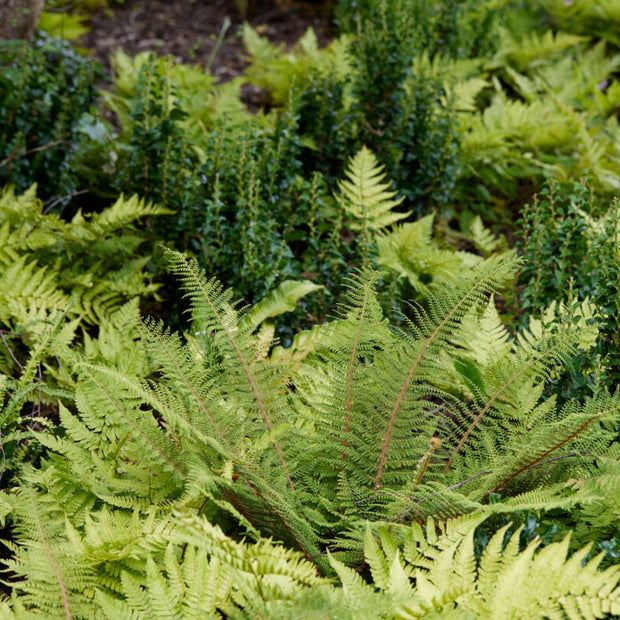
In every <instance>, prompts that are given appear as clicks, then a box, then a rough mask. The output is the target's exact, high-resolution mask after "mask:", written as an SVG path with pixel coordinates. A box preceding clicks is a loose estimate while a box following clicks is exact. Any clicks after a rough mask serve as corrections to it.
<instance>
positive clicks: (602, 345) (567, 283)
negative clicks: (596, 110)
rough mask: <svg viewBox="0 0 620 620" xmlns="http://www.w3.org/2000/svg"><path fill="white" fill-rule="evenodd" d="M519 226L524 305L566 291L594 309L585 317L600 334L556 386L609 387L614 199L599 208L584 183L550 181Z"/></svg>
mask: <svg viewBox="0 0 620 620" xmlns="http://www.w3.org/2000/svg"><path fill="white" fill-rule="evenodd" d="M523 227H524V231H523V237H524V239H523V251H524V255H525V258H526V261H527V262H526V263H525V266H524V269H523V271H522V274H521V276H520V281H521V283H522V284H523V285H524V288H523V291H522V294H521V295H522V302H521V307H522V308H523V310H524V311H525V312H528V313H529V312H536V311H537V310H539V309H540V308H541V307H543V306H545V305H548V304H550V303H551V302H552V301H553V300H556V299H561V298H562V297H563V296H564V295H566V293H567V292H568V291H570V292H571V294H572V295H573V296H574V298H575V299H577V300H583V301H585V300H587V301H589V302H590V303H592V304H593V305H594V307H595V308H596V314H595V316H593V317H592V319H590V322H592V323H594V324H595V325H596V326H597V327H598V329H599V330H600V332H601V336H602V337H601V338H600V339H599V340H598V341H597V343H596V348H595V349H594V351H593V352H592V353H594V355H593V354H592V353H586V352H585V351H584V352H582V354H581V355H580V356H579V357H578V358H577V360H575V363H574V365H572V366H570V367H569V373H568V376H567V377H565V379H564V381H562V382H561V383H560V385H559V386H558V389H559V390H561V393H562V394H563V395H564V396H566V397H570V396H572V395H574V394H575V393H581V394H585V393H589V392H594V393H596V392H597V391H598V390H600V389H605V388H606V389H609V390H612V389H614V388H615V386H616V385H617V383H618V381H619V380H620V374H618V368H620V342H619V341H618V334H619V333H620V331H619V328H620V325H619V323H618V321H619V320H620V319H619V317H620V307H619V306H618V303H619V301H618V300H619V299H620V296H619V295H620V288H619V285H620V263H619V261H620V245H619V233H620V231H619V230H618V205H617V202H614V203H613V204H612V205H611V206H610V207H609V208H607V209H606V210H601V209H600V208H597V206H596V205H595V204H594V201H593V196H592V194H591V190H590V189H589V188H588V187H587V186H586V185H583V184H578V183H576V184H574V185H573V186H559V187H556V186H554V185H551V186H549V187H548V188H546V189H545V190H543V192H541V194H540V196H539V197H538V198H537V199H536V200H535V201H534V202H533V204H532V205H530V206H528V207H527V208H526V209H525V210H524V213H523Z"/></svg>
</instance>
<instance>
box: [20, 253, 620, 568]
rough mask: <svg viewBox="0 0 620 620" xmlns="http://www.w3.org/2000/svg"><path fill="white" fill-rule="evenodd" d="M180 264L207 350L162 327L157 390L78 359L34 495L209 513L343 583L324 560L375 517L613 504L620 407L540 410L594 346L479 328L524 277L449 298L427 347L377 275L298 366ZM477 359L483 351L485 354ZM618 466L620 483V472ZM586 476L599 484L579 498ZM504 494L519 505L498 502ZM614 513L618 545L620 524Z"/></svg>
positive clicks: (439, 294)
mask: <svg viewBox="0 0 620 620" xmlns="http://www.w3.org/2000/svg"><path fill="white" fill-rule="evenodd" d="M170 257H171V260H172V262H173V269H174V271H175V272H176V273H177V274H178V275H179V276H180V277H181V280H182V282H183V287H184V289H185V290H186V291H187V294H188V296H189V298H190V300H191V303H192V313H193V317H194V320H195V325H196V328H197V330H198V333H197V334H196V337H192V338H190V339H189V340H188V341H187V343H184V342H183V341H182V340H181V339H180V338H179V336H177V335H175V334H172V333H170V332H169V331H168V330H166V329H164V328H163V326H162V325H160V324H158V323H156V322H154V321H151V322H149V323H148V325H147V329H146V330H145V346H146V347H147V349H148V351H149V354H150V356H151V359H152V360H153V363H154V366H155V368H156V370H157V377H158V378H157V379H155V380H152V381H145V380H144V379H142V378H141V377H140V376H136V375H135V374H132V373H131V372H128V371H126V370H123V371H119V370H116V369H114V368H111V367H110V366H103V365H100V364H99V365H98V364H92V363H88V362H86V361H80V360H75V361H74V362H73V368H74V371H75V372H76V374H77V391H76V398H75V402H76V405H77V412H76V413H72V412H70V411H69V410H66V409H62V410H61V422H62V429H63V431H62V433H59V434H57V435H56V436H52V435H49V434H47V433H37V438H38V440H39V441H40V442H42V443H43V445H44V446H46V447H47V448H48V449H49V450H50V456H49V458H48V460H47V461H46V462H45V464H44V465H43V466H42V469H41V472H40V473H36V475H31V479H32V480H33V482H36V484H37V485H38V486H39V487H41V488H42V490H43V489H47V492H49V493H51V494H52V495H53V496H54V497H55V498H58V501H62V502H66V503H67V506H68V508H67V510H69V509H70V510H73V511H77V512H76V513H75V518H81V517H80V516H79V515H80V514H81V511H83V510H84V509H85V508H86V507H88V506H93V505H95V503H96V502H100V501H104V502H106V503H108V504H111V505H113V506H116V507H119V508H126V509H134V510H140V511H146V510H147V509H149V507H153V508H157V509H158V510H167V509H168V507H170V506H177V507H179V509H183V510H190V511H192V510H198V511H199V512H201V513H202V514H204V515H205V516H209V518H210V519H211V520H213V521H214V522H215V523H218V524H220V525H221V526H222V527H226V528H231V526H232V530H231V531H233V532H234V531H237V528H239V527H240V528H241V529H242V531H245V532H247V533H248V534H249V535H250V536H252V537H258V536H259V535H262V536H267V537H274V538H276V539H278V540H281V541H283V542H285V543H286V545H287V546H289V547H292V548H296V549H298V550H301V551H302V552H303V553H304V554H305V555H306V557H312V558H314V560H315V561H316V562H317V564H318V565H319V567H321V568H322V569H323V570H328V564H327V563H326V558H325V557H323V556H321V554H320V551H321V548H322V546H323V545H325V544H328V543H330V542H332V541H333V539H334V538H335V537H336V538H338V539H339V540H338V541H336V543H335V544H336V547H335V549H339V548H340V549H341V553H340V554H339V557H341V559H343V560H344V561H346V562H351V563H356V562H358V561H360V557H359V547H357V546H356V545H355V544H353V545H351V544H350V543H349V542H347V539H348V538H350V537H353V538H355V536H356V532H357V533H359V532H360V531H361V530H360V528H362V529H363V524H364V522H365V519H372V520H377V519H390V520H394V521H395V522H397V523H398V522H402V521H405V522H406V521H410V520H419V519H425V518H426V516H427V515H437V516H439V517H441V518H444V517H448V516H453V515H457V514H465V513H468V512H471V511H472V510H475V509H478V510H481V509H484V510H486V511H488V512H492V513H497V512H499V513H502V512H512V511H522V510H527V509H535V508H536V509H540V508H543V507H547V509H550V508H551V507H556V508H560V507H562V508H564V509H572V510H574V511H575V514H578V513H579V508H578V506H579V505H581V504H583V503H587V502H589V501H593V500H597V501H603V503H604V504H605V500H604V498H603V497H601V496H600V495H599V494H598V493H597V492H596V488H595V487H590V486H588V485H590V482H589V481H591V480H593V479H594V478H596V476H597V475H598V473H597V472H598V470H597V462H598V461H599V459H602V460H603V461H604V460H605V459H606V458H607V454H608V451H609V446H610V445H611V442H612V440H613V437H614V433H615V431H613V430H612V428H613V425H614V424H615V423H617V419H618V411H619V409H620V404H619V403H618V401H617V399H614V398H612V397H610V396H606V395H603V394H601V395H599V397H598V398H597V399H594V400H590V401H587V402H585V403H584V404H579V403H577V402H570V403H567V404H566V405H564V406H563V407H556V405H555V401H554V399H553V398H552V399H549V400H544V399H543V400H541V395H542V393H543V388H544V384H545V379H546V377H548V376H550V375H552V374H553V373H554V372H555V371H556V370H557V369H558V368H559V367H560V366H561V364H562V363H563V360H565V359H566V358H567V357H568V356H569V355H570V353H571V351H572V349H573V343H576V342H579V338H580V337H582V334H581V333H580V328H579V325H573V324H572V323H570V322H567V321H560V322H556V323H555V324H554V325H547V326H543V325H542V324H541V325H540V327H539V328H538V330H533V331H531V332H528V333H527V334H524V335H523V336H521V337H520V338H518V339H515V340H513V341H511V342H509V343H508V342H507V341H506V337H505V336H504V335H503V334H501V333H498V330H497V328H495V327H492V328H490V329H489V327H488V323H489V319H487V318H484V317H483V319H482V320H481V321H480V322H477V321H474V320H472V318H471V313H475V312H478V311H479V312H482V311H483V309H484V308H485V307H486V308H488V304H489V297H488V296H489V294H491V293H493V291H494V290H496V287H497V286H498V285H499V284H500V283H502V282H503V281H504V280H505V279H506V277H507V275H508V274H509V273H510V271H511V270H512V269H513V268H514V264H513V263H512V262H510V261H506V260H496V261H494V262H493V261H486V262H482V263H480V264H479V265H478V266H477V267H476V269H475V270H473V271H472V272H471V274H470V276H469V277H462V278H461V281H460V282H458V283H454V284H453V285H452V286H451V287H450V288H438V289H436V292H435V295H433V296H431V297H429V299H428V301H427V305H426V308H425V309H423V308H421V307H419V308H418V309H417V311H416V320H415V323H411V324H410V325H409V330H410V332H409V333H404V332H393V331H392V330H390V329H389V327H388V325H387V323H386V321H385V319H384V318H383V316H382V312H381V309H380V306H379V304H378V302H377V299H376V295H375V293H374V291H373V282H374V280H376V276H373V275H372V274H370V273H367V272H366V273H364V274H361V275H360V277H359V280H358V281H357V282H356V283H354V284H353V285H352V289H351V293H350V297H349V299H348V300H347V301H346V302H345V303H344V304H343V306H342V308H341V312H340V318H339V319H338V320H337V321H335V322H334V323H333V325H328V326H327V336H326V338H324V339H323V341H322V342H320V343H319V344H318V345H317V346H316V352H315V353H313V354H311V355H308V356H306V358H305V359H302V360H301V361H298V362H297V364H295V365H293V364H290V363H287V361H286V360H285V359H283V358H280V359H279V360H271V359H270V358H269V357H268V356H267V355H266V351H267V350H268V346H269V340H268V339H269V334H268V333H267V334H266V333H265V332H264V331H258V332H256V321H255V320H253V318H252V315H251V314H250V315H247V316H248V318H247V319H246V318H244V317H243V315H241V316H240V315H239V314H238V312H237V311H236V310H235V304H234V302H233V298H232V293H231V292H230V291H223V290H222V287H221V285H219V283H217V282H216V281H215V280H207V279H205V277H204V276H203V275H202V274H201V273H200V272H199V270H198V267H197V264H196V262H195V261H189V262H188V261H187V260H186V259H184V258H183V257H182V256H181V255H179V254H176V253H171V254H170ZM259 314H261V313H260V312H259ZM492 321H493V319H492V317H491V319H490V322H491V323H492ZM464 342H470V343H473V342H477V343H478V344H477V346H476V347H473V346H472V347H471V353H468V352H467V351H466V350H464V344H463V343H464ZM497 342H500V343H502V346H503V353H502V354H501V355H500V354H499V353H498V354H495V353H494V351H495V348H496V347H495V345H494V344H493V343H497ZM71 360H72V356H69V357H68V358H67V357H66V355H63V364H65V365H68V366H71V365H72V361H71ZM395 361H396V362H395ZM455 373H456V374H455ZM455 377H460V379H456V380H455ZM459 381H460V385H461V388H460V389H459V390H454V389H453V390H452V391H448V389H446V387H445V385H446V384H450V385H453V386H454V385H456V386H458V385H459ZM610 467H611V470H610V471H612V472H616V474H615V475H617V463H616V465H615V466H614V465H612V464H610ZM576 477H579V478H580V479H582V480H583V481H584V484H585V485H586V486H584V488H583V489H581V490H578V491H573V492H567V490H566V488H565V484H566V482H567V481H568V480H569V479H574V478H576ZM491 491H492V492H493V493H494V494H496V495H499V497H500V498H501V501H500V502H499V503H497V502H496V503H495V504H492V505H487V500H488V497H489V492H491ZM69 506H72V508H69ZM610 515H613V512H612V513H606V514H605V516H604V517H601V519H602V520H601V521H600V522H599V523H598V525H599V526H600V527H602V528H603V529H605V528H606V529H607V530H608V529H609V527H610V524H611V523H616V521H615V517H612V521H609V517H610ZM234 523H236V524H237V525H236V526H233V524H234ZM347 549H350V550H349V551H347ZM317 554H318V555H317Z"/></svg>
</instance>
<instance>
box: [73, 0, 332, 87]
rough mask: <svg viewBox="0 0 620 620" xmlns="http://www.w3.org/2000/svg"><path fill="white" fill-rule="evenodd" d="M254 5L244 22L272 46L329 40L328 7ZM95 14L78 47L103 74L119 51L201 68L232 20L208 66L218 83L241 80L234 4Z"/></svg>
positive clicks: (220, 1)
mask: <svg viewBox="0 0 620 620" xmlns="http://www.w3.org/2000/svg"><path fill="white" fill-rule="evenodd" d="M251 4H253V7H252V10H251V12H250V14H249V15H248V16H247V21H248V22H249V23H250V24H251V25H252V26H253V27H254V28H256V29H258V31H259V32H260V33H261V34H262V35H264V36H267V37H268V38H269V39H270V40H271V41H272V42H274V43H282V44H284V45H285V46H286V47H287V48H288V47H290V46H292V45H293V44H294V43H295V42H296V41H297V40H298V39H299V38H300V37H301V36H302V35H303V34H304V33H305V32H306V30H307V29H308V28H310V27H312V28H313V29H314V31H315V32H316V34H317V37H318V39H319V43H320V44H321V46H324V45H326V44H327V43H328V42H329V39H330V37H331V34H332V33H331V28H330V18H329V14H328V3H326V2H316V1H315V2H292V3H290V4H288V6H284V3H283V2H282V0H279V2H278V3H276V2H265V1H260V0H257V1H256V2H254V3H251ZM111 6H113V8H112V9H109V8H108V9H106V10H102V11H99V12H97V13H94V14H93V15H92V18H91V20H90V28H91V30H90V32H88V33H87V34H86V35H84V36H83V37H82V39H81V40H80V44H81V45H83V46H84V47H87V48H89V49H91V50H92V51H93V53H94V54H95V56H96V57H97V58H98V59H99V60H100V61H101V62H102V63H103V65H104V66H106V67H107V68H109V67H110V62H109V54H110V53H111V52H112V51H114V50H115V49H117V48H121V49H123V51H125V52H126V53H127V54H129V55H131V56H133V55H135V54H138V53H139V52H144V51H147V50H151V51H154V52H156V53H158V54H171V55H172V56H173V57H174V58H175V59H176V60H177V61H179V62H187V63H197V64H199V65H201V66H203V67H204V66H205V65H206V64H207V62H208V61H209V58H210V56H211V55H212V53H213V50H214V48H215V46H216V42H217V39H218V36H219V35H220V32H222V28H223V27H224V24H225V23H226V22H227V21H228V20H230V27H229V28H228V29H227V30H226V31H225V32H226V34H225V38H224V41H223V44H222V46H221V47H220V48H219V50H218V51H217V53H216V55H215V56H214V58H213V62H212V64H211V73H212V74H213V75H214V76H215V77H217V78H218V79H219V80H220V81H228V80H230V79H232V78H233V77H235V76H236V75H239V74H240V73H241V72H242V71H243V68H244V66H245V61H244V49H243V44H242V42H241V38H240V26H241V24H242V23H243V21H244V20H243V18H242V16H241V15H240V13H239V11H238V10H237V6H236V3H235V0H193V1H192V0H136V1H133V2H131V1H128V2H126V3H125V4H124V5H112V4H111Z"/></svg>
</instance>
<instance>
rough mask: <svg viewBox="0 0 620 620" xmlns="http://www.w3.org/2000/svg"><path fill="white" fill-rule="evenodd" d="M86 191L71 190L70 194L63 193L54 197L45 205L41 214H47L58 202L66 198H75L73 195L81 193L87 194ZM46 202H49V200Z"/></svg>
mask: <svg viewBox="0 0 620 620" xmlns="http://www.w3.org/2000/svg"><path fill="white" fill-rule="evenodd" d="M87 193H88V190H87V189H81V190H79V191H77V192H71V193H70V194H65V195H64V196H60V197H59V198H56V200H54V201H53V202H51V203H50V204H49V205H48V206H46V207H45V209H44V210H43V215H47V214H48V213H49V212H50V211H51V210H52V209H53V208H54V207H55V206H56V205H57V204H58V203H59V202H62V201H63V200H65V199H66V198H75V196H81V195H82V194H87ZM50 200H51V198H50ZM47 202H49V200H48V201H47ZM43 204H45V203H43Z"/></svg>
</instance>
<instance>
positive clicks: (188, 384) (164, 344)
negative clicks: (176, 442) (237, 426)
mask: <svg viewBox="0 0 620 620" xmlns="http://www.w3.org/2000/svg"><path fill="white" fill-rule="evenodd" d="M149 325H150V327H151V329H149V330H148V331H147V338H148V339H149V340H150V341H151V342H152V343H153V344H156V345H157V347H158V348H160V349H162V348H165V349H166V352H167V355H166V356H165V359H166V362H167V363H169V364H172V366H173V368H174V371H175V377H177V378H178V379H180V380H181V382H182V384H183V386H184V387H185V389H186V390H187V391H188V392H189V393H190V394H191V396H192V398H193V400H194V402H196V403H197V404H198V406H199V407H200V410H201V411H202V413H203V414H204V416H205V417H206V419H207V420H208V421H209V424H210V425H211V427H212V428H213V431H214V432H215V434H216V435H217V436H218V438H219V440H220V442H221V445H226V443H227V441H226V438H225V437H224V435H223V434H222V431H221V429H220V427H219V426H218V424H217V423H216V421H215V418H214V416H213V414H212V413H211V412H210V411H209V408H208V407H207V405H206V403H205V402H204V400H203V399H202V397H201V395H200V394H199V393H198V392H197V390H196V389H195V387H194V384H193V382H192V381H190V380H189V379H188V377H187V375H186V373H185V371H184V370H183V368H182V367H181V365H180V364H179V362H178V359H177V355H183V354H185V351H186V349H185V348H184V347H182V346H181V345H180V342H178V340H175V344H177V345H178V346H175V347H174V350H172V346H173V345H172V342H171V338H173V336H171V335H170V334H167V333H165V332H163V330H161V328H159V329H156V328H155V325H154V324H153V323H150V324H149V323H148V322H147V326H149ZM160 358H161V356H160ZM159 404H161V405H163V402H162V400H161V399H159ZM165 409H168V407H163V408H161V410H162V411H163V410H165ZM171 412H172V411H171ZM175 417H179V416H175ZM185 422H186V423H187V424H185V425H184V426H185V427H186V428H187V430H190V432H192V433H196V432H197V429H196V428H195V426H194V425H193V424H191V422H190V420H189V419H188V418H187V416H186V417H185Z"/></svg>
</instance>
